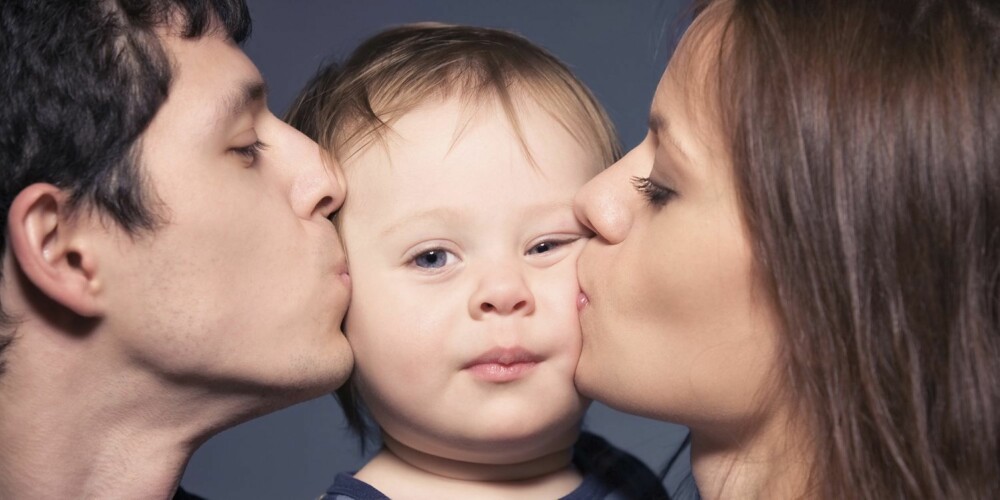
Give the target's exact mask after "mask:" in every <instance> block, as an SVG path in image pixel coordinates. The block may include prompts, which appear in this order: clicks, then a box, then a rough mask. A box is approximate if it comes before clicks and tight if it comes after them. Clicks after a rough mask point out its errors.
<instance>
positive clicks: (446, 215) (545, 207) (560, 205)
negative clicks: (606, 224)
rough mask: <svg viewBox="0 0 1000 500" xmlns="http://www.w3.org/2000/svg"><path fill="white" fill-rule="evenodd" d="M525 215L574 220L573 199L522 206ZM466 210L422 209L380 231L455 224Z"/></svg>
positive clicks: (463, 215) (389, 231) (447, 208)
mask: <svg viewBox="0 0 1000 500" xmlns="http://www.w3.org/2000/svg"><path fill="white" fill-rule="evenodd" d="M523 211H524V213H525V215H528V216H533V215H544V214H549V213H553V212H559V211H563V212H565V213H567V214H569V217H570V218H572V219H573V220H576V218H575V216H574V215H573V213H574V212H573V201H572V200H559V201H553V202H543V203H536V204H534V205H528V206H526V207H524V208H523ZM466 213H467V212H466V211H464V210H462V209H461V208H459V207H437V208H431V209H428V210H422V211H419V212H413V213H410V214H407V215H406V216H405V217H403V218H401V219H399V220H397V221H396V222H394V223H392V224H390V225H389V227H387V228H385V230H384V231H382V237H386V236H389V235H390V234H392V233H394V232H397V231H399V230H400V229H402V228H404V227H406V226H409V225H411V224H415V223H417V222H419V221H422V220H428V219H432V220H438V221H443V222H445V223H446V224H455V223H458V222H461V221H462V219H464V218H465V217H466Z"/></svg>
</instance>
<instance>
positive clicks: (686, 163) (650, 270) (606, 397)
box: [575, 21, 776, 429]
mask: <svg viewBox="0 0 1000 500" xmlns="http://www.w3.org/2000/svg"><path fill="white" fill-rule="evenodd" d="M706 29H707V31H703V30H706ZM692 33H695V35H692ZM717 40H718V38H717V37H716V36H714V33H713V32H712V29H711V26H706V22H705V21H701V22H700V23H699V22H696V23H695V25H694V26H692V28H691V30H690V31H689V33H688V34H687V35H686V36H685V38H684V40H682V42H681V44H680V46H679V48H678V50H677V53H676V54H675V56H674V58H673V59H672V60H671V63H670V66H669V67H668V69H667V71H666V72H665V73H664V75H663V78H662V79H661V80H660V83H659V86H658V87H657V89H656V94H655V96H654V98H653V104H652V107H651V110H650V120H649V121H650V129H649V133H648V134H647V136H646V138H645V140H643V141H642V143H640V144H639V145H638V146H636V147H635V149H633V150H632V151H630V152H629V153H628V154H627V155H626V156H625V157H624V158H622V159H621V160H620V161H619V162H618V163H616V164H614V165H613V166H612V167H611V168H609V169H608V170H606V171H604V172H603V173H602V174H600V175H599V176H598V177H596V178H594V179H593V180H591V181H590V182H589V183H588V184H586V185H585V186H584V187H583V189H582V190H581V191H580V193H579V194H578V195H577V198H576V202H575V204H576V205H575V208H576V212H577V216H578V217H579V218H580V219H581V220H582V221H584V222H585V223H586V224H587V225H589V226H590V227H591V228H593V230H594V231H595V232H596V233H597V237H595V238H593V239H591V240H590V242H589V243H588V244H587V246H586V247H585V249H584V251H583V254H582V256H581V257H580V261H579V279H580V286H581V290H582V292H583V295H581V307H582V311H581V323H582V325H583V339H584V341H583V352H582V355H581V357H580V361H579V365H578V367H577V372H576V383H577V386H578V388H579V389H580V390H581V391H582V392H583V393H584V394H585V395H587V396H590V397H594V398H596V399H598V400H601V401H604V402H606V403H608V404H610V405H611V406H614V407H616V408H619V409H622V410H625V411H628V412H631V413H637V414H640V415H645V416H650V417H654V418H660V419H668V420H672V421H676V422H680V423H683V424H686V425H689V426H691V427H693V428H694V427H697V426H700V425H710V426H712V428H713V429H718V426H719V425H720V424H725V423H738V424H739V425H745V424H746V423H747V419H746V417H747V416H750V415H752V414H753V413H754V412H757V411H759V410H763V408H762V406H761V405H762V404H766V402H765V401H764V400H762V399H761V397H762V396H766V395H767V394H768V393H770V392H771V391H767V390H766V388H767V387H768V386H769V385H770V382H769V380H770V379H769V378H768V373H769V371H770V368H771V367H772V365H773V363H774V358H775V350H776V349H775V340H776V337H775V325H776V321H774V319H773V318H774V315H773V313H772V308H771V306H770V305H769V304H770V301H769V299H768V297H767V296H766V293H765V290H764V288H763V287H762V286H759V283H758V282H757V280H756V279H755V278H754V273H753V269H754V266H753V265H752V256H751V249H750V245H749V241H748V235H747V230H746V228H745V225H744V223H743V219H742V217H741V214H740V207H739V203H738V200H737V194H736V190H735V187H734V184H733V174H732V167H731V164H730V162H729V160H728V158H727V154H726V153H725V151H726V147H725V144H723V142H722V135H721V134H720V132H719V130H718V127H717V125H716V122H717V120H716V119H715V118H714V117H715V116H716V115H717V113H715V111H714V110H715V106H714V105H712V104H713V102H712V101H710V100H709V98H710V97H712V93H711V91H706V90H705V87H706V85H705V82H710V81H712V80H711V79H712V78H714V77H715V76H714V75H715V73H714V71H711V68H710V67H709V64H706V62H705V61H714V60H713V56H714V54H717V52H716V51H717V47H718V44H717V43H718V42H717Z"/></svg>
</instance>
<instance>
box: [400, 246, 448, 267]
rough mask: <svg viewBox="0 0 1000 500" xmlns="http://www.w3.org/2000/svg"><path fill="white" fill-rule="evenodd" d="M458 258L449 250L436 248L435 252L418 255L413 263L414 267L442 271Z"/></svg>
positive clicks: (430, 251)
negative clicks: (441, 269)
mask: <svg viewBox="0 0 1000 500" xmlns="http://www.w3.org/2000/svg"><path fill="white" fill-rule="evenodd" d="M456 258H457V257H455V254H453V253H451V252H449V251H447V250H442V249H440V248H435V249H434V250H428V251H426V252H422V253H419V254H417V256H416V257H414V258H413V259H412V260H411V262H413V265H415V266H417V267H419V268H423V269H440V268H442V267H444V266H445V265H446V264H448V263H449V262H452V261H454V260H455V259H456Z"/></svg>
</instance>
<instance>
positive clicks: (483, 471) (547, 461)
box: [355, 435, 583, 498]
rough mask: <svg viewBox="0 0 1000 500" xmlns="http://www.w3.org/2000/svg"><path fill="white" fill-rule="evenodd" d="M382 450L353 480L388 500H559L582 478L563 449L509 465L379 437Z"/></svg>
mask: <svg viewBox="0 0 1000 500" xmlns="http://www.w3.org/2000/svg"><path fill="white" fill-rule="evenodd" d="M383 441H384V446H383V448H382V450H381V451H380V452H379V453H378V454H377V455H376V456H375V457H374V458H373V459H372V460H371V461H369V462H368V463H367V464H365V466H364V467H363V468H362V469H361V470H360V471H358V473H357V474H356V475H355V477H357V478H358V479H360V480H362V481H365V482H367V483H369V484H371V485H372V486H374V487H375V488H377V489H379V490H380V491H382V492H383V493H385V494H386V495H388V496H389V497H390V498H403V497H406V498H444V497H448V498H491V497H496V498H514V497H518V498H520V497H534V498H559V497H562V496H565V495H566V494H568V493H570V492H571V491H573V489H575V488H576V487H577V486H579V485H580V483H581V482H582V480H583V478H582V477H581V475H580V473H579V472H578V471H577V470H576V469H575V468H574V467H573V465H572V448H571V447H566V448H561V449H558V450H554V451H552V452H550V453H547V454H543V455H540V456H536V457H531V458H529V459H527V460H522V461H518V462H515V463H503V464H490V463H477V462H469V461H463V460H453V459H449V458H445V457H441V456H438V455H433V454H429V453H425V452H423V451H421V450H418V449H415V448H412V447H409V446H406V445H405V444H403V443H400V442H399V441H397V440H395V439H393V438H392V437H391V436H388V435H384V436H383Z"/></svg>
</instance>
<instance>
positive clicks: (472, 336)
mask: <svg viewBox="0 0 1000 500" xmlns="http://www.w3.org/2000/svg"><path fill="white" fill-rule="evenodd" d="M463 102H464V101H462V100H460V99H459V98H455V97H453V98H449V99H446V100H444V101H443V102H428V103H425V104H423V105H422V106H420V107H418V108H417V109H414V110H413V111H411V112H409V113H408V114H406V115H405V116H403V117H402V118H400V119H399V120H398V121H396V122H394V123H393V124H392V132H391V133H390V134H388V135H387V136H386V139H387V147H386V148H383V147H381V146H373V147H369V148H368V149H366V150H363V151H361V152H360V153H359V154H356V155H354V156H351V157H350V159H348V160H347V161H345V164H344V169H345V171H346V173H347V178H348V182H349V183H350V185H351V193H352V196H351V197H350V198H349V200H348V201H347V203H346V204H345V206H344V209H343V211H342V212H341V217H342V219H341V221H342V229H343V235H344V238H345V244H346V248H347V252H348V255H349V257H350V262H351V273H352V279H353V280H354V286H355V288H354V293H355V299H356V300H355V302H354V305H353V306H352V308H351V310H350V311H349V313H348V316H347V323H346V325H347V327H346V331H347V332H348V336H349V338H350V340H351V343H352V346H353V348H354V349H355V356H356V359H357V370H356V372H355V381H356V383H357V384H358V387H359V389H360V391H361V394H362V396H363V398H364V399H365V401H366V403H367V405H368V407H369V408H370V410H371V412H372V415H373V416H374V418H375V420H376V421H377V422H378V424H379V425H380V427H381V428H382V431H383V436H384V439H385V443H386V447H385V449H384V450H383V451H382V452H381V453H380V454H379V455H378V456H377V457H376V458H375V459H374V460H372V461H371V462H370V463H369V464H367V465H366V466H365V467H364V468H363V469H362V470H361V471H360V472H359V473H358V474H357V477H359V478H360V479H363V480H365V481H368V482H370V483H371V484H373V485H375V486H376V487H377V488H379V489H380V490H381V491H383V492H384V493H386V494H387V495H389V496H390V497H397V496H398V497H409V498H435V497H437V498H440V497H456V496H458V497H475V498H491V497H492V496H495V495H499V496H500V497H504V496H507V497H509V495H511V494H518V495H533V496H538V497H545V498H555V497H558V496H561V495H564V494H566V493H568V492H569V491H571V490H572V489H573V488H575V487H576V485H577V484H578V483H579V481H580V477H579V474H578V473H576V471H575V470H573V468H572V467H571V466H570V464H569V460H570V447H571V445H572V443H573V442H574V441H575V439H576V436H577V434H578V431H579V421H580V418H581V417H582V415H583V412H584V410H585V408H586V406H587V402H586V401H585V400H584V399H583V398H581V397H580V396H579V394H578V393H577V391H576V389H575V388H574V385H573V372H574V370H575V368H576V362H577V357H578V355H579V350H580V333H579V323H578V318H577V307H576V297H577V293H578V290H579V289H578V286H577V280H576V258H577V255H578V253H579V251H580V250H581V249H582V248H583V244H584V241H585V239H586V236H587V234H588V231H587V230H586V228H585V227H583V226H582V225H581V224H580V223H579V222H578V221H577V220H576V219H575V217H574V214H573V210H572V200H573V196H574V194H575V193H576V191H577V189H578V188H579V187H580V186H582V185H583V184H584V183H585V182H586V181H587V180H588V179H590V178H591V177H592V176H593V175H595V174H596V173H597V172H598V171H600V168H601V162H600V159H599V158H596V157H595V156H594V155H592V154H590V153H589V152H588V151H587V150H586V149H584V148H582V147H581V146H580V145H579V144H577V143H576V142H575V140H574V139H573V138H572V137H571V136H570V135H569V134H568V133H567V132H566V131H565V130H564V129H563V128H562V127H561V126H560V125H559V124H558V122H557V121H556V120H555V119H554V118H552V117H551V116H549V115H547V114H544V113H543V112H541V111H536V110H538V109H540V108H539V107H538V106H532V105H530V103H527V104H525V105H523V106H520V107H519V109H521V110H523V111H521V114H520V115H519V119H520V121H521V124H522V126H523V127H524V137H525V138H526V141H527V143H528V146H529V148H530V151H531V155H532V158H534V160H535V162H536V165H533V164H532V163H531V162H530V160H529V159H528V157H527V156H526V155H525V153H524V150H523V149H522V146H521V142H520V141H519V139H518V138H517V136H516V135H515V133H514V131H513V130H512V128H511V125H510V124H509V122H508V120H507V118H506V116H505V115H504V113H503V111H502V109H501V108H500V107H499V106H498V105H497V104H496V103H492V102H484V103H480V104H478V106H479V107H476V106H471V107H470V106H467V105H465V104H463ZM497 348H503V349H512V348H520V349H524V350H525V351H527V352H530V353H531V354H532V355H533V356H535V361H536V363H535V364H534V365H533V366H529V367H527V368H526V369H525V371H524V372H523V373H521V374H520V375H518V376H517V377H515V378H514V379H511V380H493V379H490V378H489V377H488V376H486V377H484V376H483V375H482V373H477V370H485V371H489V370H491V369H498V370H501V371H502V368H498V367H496V366H494V367H492V368H491V367H489V366H486V367H485V368H484V367H480V368H469V364H470V362H473V361H474V360H476V359H477V358H479V357H480V356H481V355H483V354H484V353H488V352H490V351H491V350H494V349H497ZM401 380H405V381H406V383H402V384H401V383H400V381H401Z"/></svg>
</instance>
